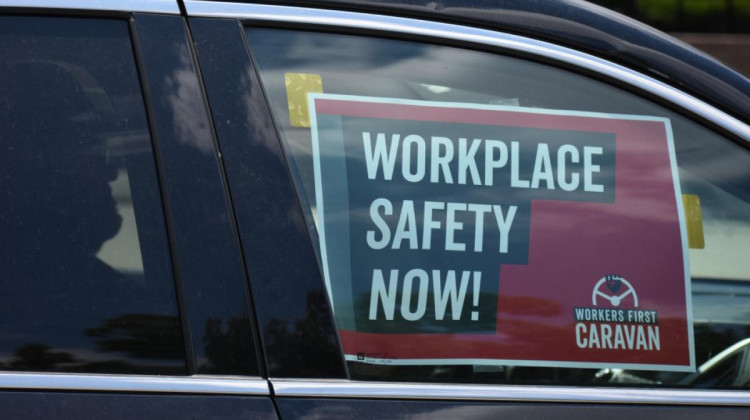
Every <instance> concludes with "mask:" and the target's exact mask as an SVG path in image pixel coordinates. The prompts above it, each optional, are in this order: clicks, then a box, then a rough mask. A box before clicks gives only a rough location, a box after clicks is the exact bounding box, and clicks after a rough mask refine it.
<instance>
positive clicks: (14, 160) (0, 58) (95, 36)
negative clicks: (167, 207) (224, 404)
mask: <svg viewBox="0 0 750 420" xmlns="http://www.w3.org/2000/svg"><path fill="white" fill-rule="evenodd" d="M0 28H2V29H0V81H2V83H0V110H1V111H0V151H1V152H0V197H2V198H0V232H2V233H1V235H2V237H0V247H1V248H0V285H1V286H2V295H1V296H0V368H2V369H6V370H31V371H85V372H127V373H173V374H179V373H183V372H184V362H183V357H184V356H183V350H182V337H181V333H180V325H179V319H178V317H177V307H176V299H175V291H174V286H173V282H172V278H171V272H170V268H169V262H168V254H167V252H166V243H165V236H166V234H165V231H164V227H163V221H162V220H161V218H162V217H163V216H162V213H161V209H160V207H161V206H160V203H159V198H158V197H159V196H158V191H157V189H156V177H155V171H154V168H153V158H152V156H151V147H150V138H149V136H148V132H147V129H146V124H145V115H144V111H143V105H142V100H141V98H140V92H139V87H138V83H137V77H136V74H135V68H134V67H135V66H134V63H133V57H132V52H131V51H132V50H131V47H130V41H129V35H128V30H127V25H126V23H125V22H118V21H100V20H86V21H79V20H72V19H55V18H13V19H10V18H0ZM145 239H148V240H149V243H144V242H143V241H144V240H145Z"/></svg>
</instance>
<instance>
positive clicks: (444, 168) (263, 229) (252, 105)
mask: <svg viewBox="0 0 750 420" xmlns="http://www.w3.org/2000/svg"><path fill="white" fill-rule="evenodd" d="M185 5H186V10H187V14H188V17H189V18H188V22H189V26H190V31H191V34H192V37H193V40H194V42H195V46H196V52H197V56H198V61H199V63H200V67H201V72H202V75H203V80H204V82H205V85H206V93H207V98H208V102H209V107H210V109H211V114H212V117H213V121H214V124H215V129H216V133H217V139H218V143H219V147H220V149H221V152H222V158H223V163H224V165H225V170H226V175H227V182H228V186H229V190H230V191H231V197H232V202H233V205H234V209H235V212H236V216H237V226H238V230H239V233H240V240H241V242H242V246H243V250H244V257H245V264H246V269H247V271H248V276H249V279H250V286H251V290H252V295H253V299H254V301H255V311H256V316H257V319H258V323H259V331H260V336H261V341H262V343H263V349H264V353H265V357H266V363H267V368H268V375H269V380H270V382H271V386H272V387H273V392H274V396H275V400H276V404H277V406H278V408H279V412H280V414H281V416H282V417H287V418H296V417H305V416H326V417H337V416H338V417H353V416H357V417H365V418H380V417H393V416H397V415H405V416H409V417H418V416H422V415H425V416H426V415H429V416H431V417H438V418H441V417H442V418H454V417H497V416H500V415H503V416H506V417H510V418H515V417H518V418H528V417H531V416H533V417H536V418H556V417H560V416H564V417H580V416H584V415H585V416H592V415H594V416H595V415H606V416H614V417H615V418H619V417H622V418H625V417H630V416H633V415H645V416H652V417H665V418H666V417H676V416H688V417H690V416H694V417H696V418H703V417H709V418H712V417H716V418H718V417H722V418H725V417H730V418H744V417H745V416H747V409H746V406H747V405H748V403H749V402H750V397H749V396H748V393H747V391H746V389H747V388H746V387H747V381H746V379H745V378H746V377H747V376H746V373H745V372H746V368H745V362H744V361H745V360H746V358H745V356H744V355H745V354H746V350H745V346H746V344H745V343H746V341H743V340H745V339H746V337H747V331H748V329H747V328H748V327H747V325H748V319H747V316H746V313H747V312H746V308H747V307H748V304H749V303H750V302H748V301H747V300H746V296H747V284H748V283H747V280H748V274H749V273H750V267H748V266H747V261H746V260H747V259H746V258H745V256H744V255H745V253H744V250H746V249H747V248H748V246H750V244H749V243H748V242H747V241H748V238H749V237H750V235H748V220H750V218H749V217H748V215H750V205H749V204H748V203H749V202H750V201H748V199H749V196H748V188H747V185H748V180H749V179H750V173H748V170H747V168H748V167H750V166H748V159H750V155H748V139H749V138H750V129H749V128H748V126H747V124H746V123H745V122H743V121H740V120H738V119H736V118H734V117H732V116H729V115H727V114H725V113H723V112H721V111H720V110H718V109H716V108H713V107H711V106H710V105H708V104H706V103H704V102H701V101H700V100H697V99H695V98H694V97H692V96H690V95H688V94H685V93H684V92H681V91H679V90H677V89H675V88H673V87H670V86H668V85H666V84H664V83H661V82H658V81H656V80H654V79H652V78H649V77H647V76H645V75H643V74H640V73H638V72H636V71H633V70H630V69H628V68H625V67H622V66H619V65H616V64H613V63H611V62H608V61H605V60H602V59H600V58H597V57H594V56H591V55H587V54H585V53H582V52H579V51H575V50H572V49H568V48H564V47H560V46H557V45H554V44H552V43H547V42H542V41H538V40H534V39H529V38H524V37H520V36H514V35H509V34H506V33H501V32H495V31H487V30H481V29H475V28H470V27H465V26H457V25H450V24H444V23H438V22H431V21H425V20H418V19H408V18H400V17H393V16H385V15H376V14H362V13H354V12H344V11H334V10H325V9H318V8H315V9H313V8H299V7H285V6H266V5H253V4H238V3H212V2H193V1H186V2H185ZM324 203H325V205H324ZM488 253H491V254H488ZM488 255H489V257H487V256H488ZM498 266H499V267H498Z"/></svg>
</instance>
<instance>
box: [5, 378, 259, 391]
mask: <svg viewBox="0 0 750 420" xmlns="http://www.w3.org/2000/svg"><path fill="white" fill-rule="evenodd" d="M0 389H24V390H54V391H110V392H146V393H175V394H224V395H258V396H261V395H265V396H269V395H271V393H270V390H269V385H268V381H266V380H265V379H262V378H246V377H231V376H204V375H196V376H139V375H104V374H68V373H10V372H3V373H0Z"/></svg>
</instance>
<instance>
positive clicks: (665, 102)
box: [184, 0, 750, 406]
mask: <svg viewBox="0 0 750 420" xmlns="http://www.w3.org/2000/svg"><path fill="white" fill-rule="evenodd" d="M184 4H185V8H186V11H187V15H188V17H190V18H229V19H236V20H237V21H238V23H240V24H242V25H243V27H244V26H246V25H254V26H258V27H272V28H278V29H307V30H317V31H324V32H331V33H337V32H338V33H345V34H352V35H371V36H380V37H385V38H392V39H401V40H410V41H422V42H431V43H435V44H443V45H446V44H447V45H451V46H458V47H465V48H469V49H475V50H484V51H488V52H493V53H501V54H505V55H511V56H516V57H519V58H522V59H526V60H530V61H537V62H542V63H545V64H549V65H552V66H555V67H559V68H563V69H567V70H571V71H573V72H575V73H578V74H581V75H583V76H586V77H590V78H593V79H596V80H600V81H604V82H605V83H608V84H611V85H615V86H616V87H619V88H623V89H624V90H627V91H630V92H631V93H634V94H636V95H638V96H641V97H644V98H645V99H647V100H650V101H652V102H655V103H657V104H659V105H662V106H665V107H666V108H668V109H670V110H672V111H675V112H677V113H679V114H682V115H684V116H686V117H687V118H689V119H691V120H693V121H696V122H697V123H698V124H701V125H704V126H707V128H709V129H711V130H713V131H716V132H718V133H719V134H722V135H724V136H726V137H728V138H729V139H730V140H732V141H733V142H735V143H737V144H739V145H741V146H743V147H745V148H747V149H750V125H748V124H746V123H744V122H742V121H741V120H739V119H737V118H735V117H733V116H731V115H729V114H727V113H725V112H723V111H721V110H719V109H717V108H715V107H713V106H712V105H709V104H707V103H706V102H704V101H702V100H699V99H697V98H695V97H694V96H692V95H690V94H688V93H685V92H683V91H681V90H679V89H677V88H675V87H673V86H670V85H668V84H666V83H663V82H660V81H658V80H656V79H654V78H651V77H649V76H646V75H644V74H642V73H640V72H637V71H634V70H632V69H629V68H626V67H624V66H621V65H618V64H615V63H613V62H610V61H608V60H604V59H602V58H599V57H596V56H593V55H590V54H587V53H583V52H580V51H577V50H574V49H571V48H567V47H562V46H559V45H556V44H553V43H550V42H546V41H539V40H536V39H532V38H527V37H523V36H518V35H512V34H508V33H504V32H499V31H493V30H485V29H478V28H473V27H467V26H460V25H454V24H448V23H440V22H434V21H427V20H419V19H412V18H403V17H395V16H387V15H381V14H369V13H358V12H348V11H338V10H326V9H317V8H306V7H292V6H275V5H258V4H245V3H243V4H239V3H222V2H207V1H199V0H186V1H185V2H184ZM269 106H270V105H269ZM279 141H280V138H279ZM282 148H283V147H282ZM269 382H270V384H271V386H272V387H273V389H274V395H275V396H277V397H289V398H300V397H304V398H310V397H320V398H376V399H415V400H460V401H469V400H471V401H516V402H519V401H520V402H566V403H628V404H632V403H637V404H660V405H722V406H750V391H744V390H731V391H724V390H695V389H680V388H658V389H654V388H636V387H633V388H627V389H624V388H619V389H618V388H609V387H591V386H587V387H574V386H549V385H538V386H529V385H464V384H439V383H429V384H428V383H425V384H412V383H404V382H371V381H361V380H315V379H309V380H308V379H281V378H279V379H277V378H273V377H271V378H269Z"/></svg>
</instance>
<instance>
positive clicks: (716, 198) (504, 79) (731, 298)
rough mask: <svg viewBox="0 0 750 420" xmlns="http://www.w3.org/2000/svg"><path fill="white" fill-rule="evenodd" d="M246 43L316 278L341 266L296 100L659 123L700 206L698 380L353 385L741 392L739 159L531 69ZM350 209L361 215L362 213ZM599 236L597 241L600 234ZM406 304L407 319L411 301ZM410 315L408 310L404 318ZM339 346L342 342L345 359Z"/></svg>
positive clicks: (387, 47)
mask: <svg viewBox="0 0 750 420" xmlns="http://www.w3.org/2000/svg"><path fill="white" fill-rule="evenodd" d="M247 36H248V40H249V43H250V48H251V51H252V54H253V55H254V58H255V60H256V65H257V66H258V68H259V70H260V74H261V80H262V82H263V84H264V88H265V91H266V94H267V96H268V99H269V101H270V104H271V108H272V110H273V113H274V118H275V122H276V125H277V127H278V129H279V131H280V134H281V139H282V143H283V145H284V147H285V150H286V154H287V159H288V160H289V164H290V167H291V172H292V175H293V178H294V180H295V183H296V186H297V189H298V192H299V194H300V199H301V201H302V203H303V207H304V208H305V209H307V210H309V212H308V213H307V217H308V218H309V221H310V223H308V225H309V226H314V227H315V229H311V232H310V234H311V235H312V236H313V239H314V241H313V242H314V243H315V244H316V245H318V247H319V248H318V250H317V251H318V254H319V258H321V259H322V263H323V264H322V265H323V267H324V270H325V267H326V263H329V265H330V264H339V262H340V261H341V260H342V259H346V255H344V254H340V253H334V254H333V255H331V254H329V255H327V257H328V258H329V259H330V260H329V261H326V260H325V258H326V256H325V255H322V254H323V253H322V252H321V251H322V250H321V247H320V244H321V241H320V238H318V233H319V232H320V227H321V226H320V223H321V221H320V215H318V214H317V213H318V211H317V208H316V203H317V199H316V186H315V164H314V150H313V139H312V135H311V132H312V131H314V128H313V130H311V128H310V127H309V125H310V124H309V123H308V122H306V121H305V112H306V111H305V109H306V106H304V105H300V104H304V103H305V100H304V96H303V99H302V100H301V101H300V100H299V99H298V97H299V93H294V90H295V89H303V90H306V91H307V92H325V93H326V94H340V95H349V97H351V95H356V96H358V97H378V98H387V100H388V101H392V102H393V101H395V100H398V99H405V100H416V101H430V102H431V103H435V102H446V103H453V104H466V106H474V105H482V106H484V105H490V106H493V105H498V106H504V107H506V108H504V109H513V108H516V107H517V109H518V110H522V109H523V108H537V109H541V110H550V111H564V112H565V113H567V114H571V111H584V112H597V113H609V114H628V115H634V116H649V117H660V118H665V119H668V120H669V122H670V124H671V128H672V131H673V135H674V148H675V151H674V152H675V156H676V163H677V165H678V170H677V172H678V174H679V186H680V189H681V193H682V194H684V195H691V196H698V198H699V201H700V210H701V213H702V219H701V223H699V225H700V226H701V227H702V229H703V240H704V243H705V245H704V246H703V247H702V248H694V249H693V248H691V249H689V251H688V255H689V267H690V278H691V281H690V283H691V285H692V314H691V315H692V319H693V327H694V328H693V330H694V343H695V344H694V346H693V348H692V351H693V352H694V355H695V367H696V368H698V371H697V372H672V371H663V370H658V369H656V370H649V369H645V370H644V368H643V367H641V368H640V369H622V368H608V367H607V366H606V363H603V364H599V365H597V366H596V367H591V368H563V367H555V365H554V364H551V365H549V366H550V367H529V366H509V365H505V364H503V363H495V364H491V363H490V364H487V363H483V364H472V363H468V362H462V363H427V364H425V363H420V364H416V363H412V364H411V365H405V366H398V365H394V364H388V363H371V362H367V361H362V360H360V361H358V360H352V359H349V362H348V364H349V369H350V374H351V376H352V378H353V379H373V380H406V381H433V382H477V383H518V384H521V383H523V384H530V383H535V384H539V383H547V384H558V385H559V384H582V385H585V384H594V383H595V384H602V385H606V384H617V385H618V386H622V385H633V386H661V385H666V386H687V387H709V386H710V387H730V388H743V387H747V386H749V385H750V384H748V382H747V379H746V378H747V376H748V374H747V373H746V370H747V367H746V366H745V364H744V360H745V356H744V354H745V353H746V352H747V346H748V345H750V341H744V340H746V339H747V338H748V337H750V259H748V258H747V250H749V249H750V191H749V190H748V185H750V155H749V154H748V151H747V149H746V148H744V147H742V146H739V145H737V144H735V143H733V142H730V141H728V140H726V139H724V138H722V137H721V136H719V135H717V134H715V133H713V132H712V131H710V130H708V129H706V128H704V127H702V126H700V125H698V124H696V123H694V122H692V121H690V120H688V119H686V118H684V117H682V116H680V115H677V114H675V113H673V112H671V111H668V110H666V109H664V108H662V107H660V106H658V105H656V104H654V103H651V102H649V101H646V100H644V99H642V98H640V97H638V96H636V95H633V94H630V93H627V92H625V91H622V90H619V89H616V88H614V87H612V86H609V85H606V84H604V83H600V82H597V81H594V80H591V79H588V78H585V77H582V76H579V75H576V74H574V73H570V72H567V71H563V70H560V69H556V68H553V67H549V66H545V65H542V64H538V63H533V62H529V61H524V60H520V59H515V58H510V57H503V56H499V55H494V54H489V53H483V52H477V51H470V50H463V49H457V48H451V47H445V46H436V45H429V44H422V43H416V42H405V41H395V40H387V39H378V38H367V37H357V36H349V35H341V34H325V33H318V32H303V31H291V30H276V29H264V28H248V29H247ZM295 78H296V79H295ZM295 95H297V96H295ZM303 95H304V93H303ZM459 106H460V105H459ZM541 112H544V111H541ZM313 122H314V121H313ZM624 146H625V147H630V148H631V149H633V148H634V147H635V146H634V145H628V144H626V145H624ZM648 147H650V146H648V145H647V148H646V149H644V150H642V151H641V153H644V156H645V155H648V154H650V153H652V151H650V150H649V149H648ZM415 150H418V147H417V149H415ZM631 151H632V152H634V153H636V152H637V151H635V150H631ZM349 153H350V152H345V156H346V157H347V158H348V159H349V158H351V159H349V161H347V165H348V166H349V167H352V165H356V164H357V160H356V159H355V158H354V156H353V155H350V154H349ZM438 153H439V152H438ZM321 165H323V164H321ZM322 167H323V168H325V166H322ZM323 170H324V171H325V169H323ZM397 172H398V173H400V170H399V169H397ZM639 176H641V175H640V174H639ZM643 176H645V177H648V176H649V175H648V174H645V175H643ZM478 189H479V187H477V189H471V188H469V187H466V188H465V190H463V191H461V192H459V193H456V192H455V191H454V190H446V192H445V201H459V202H464V201H467V200H466V199H465V198H460V196H461V194H464V195H472V194H474V195H476V194H480V193H479V192H478ZM351 193H352V192H351V191H350V194H351ZM326 200H328V199H326ZM644 203H646V204H648V203H649V202H648V201H644ZM357 210H359V211H361V212H365V214H366V212H367V211H368V209H367V208H357ZM659 212H660V210H659V209H656V208H650V207H649V206H648V205H644V206H641V207H637V208H636V211H634V212H630V213H629V214H628V215H627V217H628V219H629V220H631V221H633V220H634V221H638V220H642V221H643V222H644V223H650V222H655V221H658V220H659V216H660V215H659ZM693 214H694V213H693ZM394 225H395V222H394ZM613 228H614V229H617V228H618V227H617V226H613ZM599 234H600V235H601V237H602V238H605V237H606V232H604V231H602V232H600V233H599ZM647 245H648V244H645V243H644V244H643V246H644V247H645V246H647ZM346 252H348V251H346ZM659 252H661V251H659V250H657V251H656V255H658V253H659ZM446 255H447V254H446ZM409 258H410V257H408V256H407V254H404V257H403V258H401V259H400V260H399V261H396V262H397V263H399V264H407V265H408V264H409V263H410V262H409V261H408V259H409ZM432 258H433V261H434V260H435V257H432ZM396 259H398V257H396ZM437 259H440V257H438V258H437ZM331 261H334V262H333V263H331ZM355 264H356V262H355ZM501 283H502V279H501ZM334 289H335V288H334ZM330 292H331V291H329V293H330ZM336 293H337V292H336V290H333V293H332V299H333V301H334V311H335V316H336V320H337V323H338V327H339V330H340V332H341V331H344V330H347V329H348V328H349V327H350V325H351V322H352V320H351V317H350V315H349V313H350V312H349V311H347V310H338V309H340V307H339V306H338V303H337V302H338V300H337V297H336ZM383 293H387V292H383ZM406 305H407V309H409V308H408V306H409V302H407V304H406ZM544 307H545V306H544V304H543V303H542V308H544ZM413 308H414V306H413V305H412V306H411V310H412V311H413ZM499 310H502V309H499ZM408 312H409V311H407V313H408ZM344 332H345V331H344ZM381 332H383V331H381ZM397 332H398V331H397ZM342 334H343V332H342ZM342 337H343V336H342ZM391 337H392V340H393V342H392V344H394V345H396V344H398V342H399V341H400V338H398V336H397V335H392V336H391ZM344 338H346V337H344ZM662 340H670V337H664V338H663V339H662ZM664 342H665V343H666V341H664ZM346 345H347V344H346V339H344V347H345V348H346ZM384 345H386V346H387V344H384ZM446 345H451V344H446ZM550 345H551V346H555V345H556V343H550ZM732 346H734V347H732ZM722 352H724V353H722ZM363 359H364V357H363Z"/></svg>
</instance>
